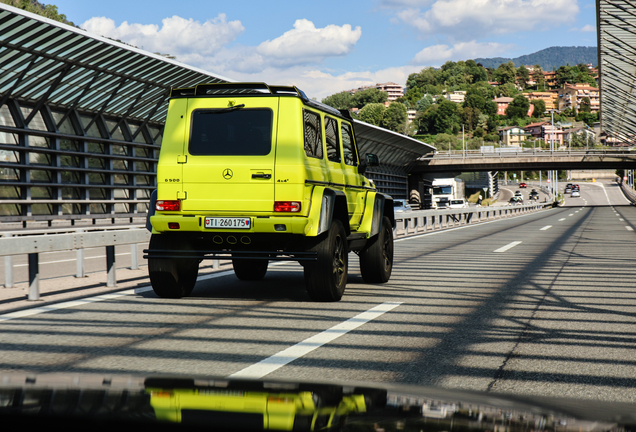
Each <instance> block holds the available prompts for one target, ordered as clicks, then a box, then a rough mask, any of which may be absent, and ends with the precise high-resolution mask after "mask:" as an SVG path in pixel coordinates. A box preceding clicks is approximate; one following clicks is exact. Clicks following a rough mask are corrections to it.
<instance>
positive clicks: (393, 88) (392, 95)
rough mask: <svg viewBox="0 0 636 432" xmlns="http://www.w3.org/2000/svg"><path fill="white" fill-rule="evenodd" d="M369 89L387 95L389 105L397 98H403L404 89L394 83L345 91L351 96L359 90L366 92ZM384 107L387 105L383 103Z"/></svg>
mask: <svg viewBox="0 0 636 432" xmlns="http://www.w3.org/2000/svg"><path fill="white" fill-rule="evenodd" d="M370 88H376V89H378V90H380V91H383V92H385V93H386V94H387V95H388V98H387V100H388V102H389V103H391V102H393V101H395V100H396V99H397V98H399V97H402V96H404V87H402V86H401V85H399V84H396V83H394V82H387V83H378V84H375V85H370V86H362V87H358V88H356V89H351V90H345V91H346V92H347V93H351V94H352V95H353V94H355V93H357V92H359V91H361V90H367V89H370ZM385 105H387V106H388V104H386V103H385Z"/></svg>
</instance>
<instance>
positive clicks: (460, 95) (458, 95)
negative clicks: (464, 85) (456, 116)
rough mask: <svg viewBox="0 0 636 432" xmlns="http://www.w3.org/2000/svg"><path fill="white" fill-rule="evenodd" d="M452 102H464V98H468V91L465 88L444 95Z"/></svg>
mask: <svg viewBox="0 0 636 432" xmlns="http://www.w3.org/2000/svg"><path fill="white" fill-rule="evenodd" d="M444 97H445V98H446V99H448V100H449V101H451V102H455V103H457V104H459V103H464V99H466V92H465V91H463V90H457V91H453V92H450V93H446V95H445V96H444Z"/></svg>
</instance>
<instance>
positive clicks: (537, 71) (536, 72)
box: [532, 65, 545, 90]
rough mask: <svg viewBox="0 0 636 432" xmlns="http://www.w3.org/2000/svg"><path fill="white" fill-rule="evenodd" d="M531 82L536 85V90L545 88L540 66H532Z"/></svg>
mask: <svg viewBox="0 0 636 432" xmlns="http://www.w3.org/2000/svg"><path fill="white" fill-rule="evenodd" d="M532 80H533V81H534V82H535V83H537V90H539V89H540V88H543V87H544V86H545V76H544V75H543V69H541V66H540V65H534V69H533V70H532Z"/></svg>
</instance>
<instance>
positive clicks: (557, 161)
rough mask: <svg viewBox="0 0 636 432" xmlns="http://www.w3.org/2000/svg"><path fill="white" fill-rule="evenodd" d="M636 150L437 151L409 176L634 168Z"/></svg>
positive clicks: (425, 157)
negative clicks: (439, 173) (442, 173)
mask: <svg viewBox="0 0 636 432" xmlns="http://www.w3.org/2000/svg"><path fill="white" fill-rule="evenodd" d="M635 166H636V151H629V150H612V149H589V150H558V151H550V150H539V149H527V150H523V151H518V152H494V153H483V152H479V151H473V150H469V151H464V152H452V153H448V152H443V153H442V152H437V153H434V154H428V155H425V156H422V157H420V158H419V159H418V160H417V161H416V162H414V163H413V164H412V165H411V172H412V173H436V172H453V171H455V172H456V171H462V172H470V171H515V170H516V171H519V170H522V171H539V170H542V171H546V170H557V169H559V170H565V169H568V170H570V169H617V168H623V169H634V167H635Z"/></svg>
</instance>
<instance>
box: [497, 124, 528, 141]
mask: <svg viewBox="0 0 636 432" xmlns="http://www.w3.org/2000/svg"><path fill="white" fill-rule="evenodd" d="M527 135H528V134H527V133H526V131H525V130H523V128H521V127H519V126H508V127H505V128H501V129H499V141H501V142H502V143H503V144H505V145H507V146H520V145H521V144H522V143H523V142H524V141H525V140H526V136H527Z"/></svg>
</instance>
